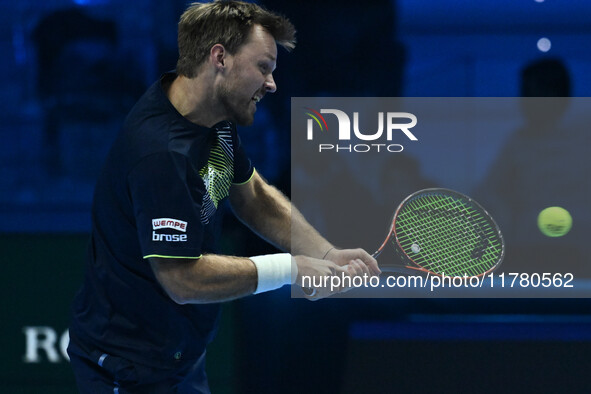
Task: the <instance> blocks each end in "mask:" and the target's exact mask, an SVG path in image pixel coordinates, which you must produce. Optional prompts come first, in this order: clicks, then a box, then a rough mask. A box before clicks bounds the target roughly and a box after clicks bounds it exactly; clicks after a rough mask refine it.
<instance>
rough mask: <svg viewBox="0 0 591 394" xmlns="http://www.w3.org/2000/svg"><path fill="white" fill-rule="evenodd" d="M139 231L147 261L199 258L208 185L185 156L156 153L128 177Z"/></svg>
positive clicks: (141, 163)
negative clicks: (151, 258)
mask: <svg viewBox="0 0 591 394" xmlns="http://www.w3.org/2000/svg"><path fill="white" fill-rule="evenodd" d="M127 181H128V188H129V192H130V194H131V199H132V203H133V210H134V215H135V220H136V225H137V232H138V237H139V242H140V247H141V251H142V256H143V257H144V258H149V257H166V258H199V257H201V254H202V244H203V234H204V227H203V224H202V223H201V220H200V212H201V205H202V201H203V194H204V192H205V186H204V185H203V181H202V179H201V178H200V177H199V175H198V174H196V173H195V171H193V170H192V167H191V165H190V164H189V163H188V161H187V159H186V157H185V156H183V155H180V154H178V153H174V152H163V153H158V154H153V155H151V156H148V157H146V158H144V159H143V160H142V161H141V162H140V163H138V164H137V165H136V166H135V167H134V169H133V170H132V171H131V172H130V173H129V175H128V179H127Z"/></svg>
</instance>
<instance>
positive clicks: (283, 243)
mask: <svg viewBox="0 0 591 394" xmlns="http://www.w3.org/2000/svg"><path fill="white" fill-rule="evenodd" d="M235 192H236V193H235V194H234V196H231V197H232V198H231V203H232V207H233V208H234V212H235V213H236V215H237V216H238V217H239V218H240V219H241V220H242V221H243V222H244V223H245V224H246V225H247V226H249V227H250V228H251V229H252V230H253V231H254V232H256V233H257V234H259V235H260V236H261V237H262V238H264V239H266V240H267V241H268V242H270V243H271V244H273V245H275V246H276V247H278V248H279V249H281V250H285V251H289V252H291V253H292V254H302V255H306V256H310V257H315V258H323V257H324V256H325V255H326V252H327V251H328V250H329V249H330V248H332V245H331V244H330V243H329V242H328V241H327V240H326V239H324V238H323V237H322V236H321V235H320V234H319V233H318V231H316V230H315V229H314V227H312V226H311V225H310V223H308V221H307V220H306V219H305V218H304V216H303V215H302V214H301V212H300V211H299V210H298V209H297V208H296V207H294V206H293V205H292V204H291V202H290V201H289V199H288V198H287V197H286V196H285V195H284V194H283V193H281V192H280V191H279V190H277V189H276V188H275V187H273V186H271V185H269V184H267V183H266V182H265V181H264V180H262V178H260V176H258V174H257V176H256V177H255V178H253V180H252V184H250V185H242V186H241V187H240V189H239V190H236V191H235Z"/></svg>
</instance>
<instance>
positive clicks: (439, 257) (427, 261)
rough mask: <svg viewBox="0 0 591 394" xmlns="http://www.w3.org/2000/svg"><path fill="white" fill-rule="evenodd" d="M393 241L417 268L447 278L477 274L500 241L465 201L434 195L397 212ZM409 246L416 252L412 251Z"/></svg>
mask: <svg viewBox="0 0 591 394" xmlns="http://www.w3.org/2000/svg"><path fill="white" fill-rule="evenodd" d="M396 238H397V239H398V242H399V244H400V246H401V248H402V250H403V251H404V252H405V253H406V254H407V255H408V256H409V257H410V258H411V260H412V261H413V262H414V263H415V264H417V265H418V266H419V267H422V268H424V269H427V270H429V271H432V272H435V273H439V274H445V275H448V276H463V275H468V276H476V275H480V274H482V273H484V272H487V271H488V270H490V269H491V268H492V267H494V266H495V264H496V262H497V260H498V258H499V255H500V254H501V253H502V242H501V240H500V239H499V237H498V235H497V232H496V229H495V227H493V226H492V225H491V224H490V223H489V221H488V220H487V217H486V216H485V215H484V214H482V213H481V212H479V211H478V210H477V209H475V208H474V207H472V205H471V204H470V203H469V202H466V201H463V200H460V199H457V198H454V197H452V196H447V195H441V194H435V193H433V194H426V195H421V196H418V197H417V198H416V199H414V200H411V201H409V202H408V203H407V205H406V207H405V208H404V209H402V210H401V211H400V212H399V214H398V218H397V224H396ZM413 246H414V247H415V248H417V247H418V249H419V251H416V249H415V251H414V252H413ZM478 248H481V249H482V250H479V249H478ZM475 252H477V254H480V255H479V256H478V257H477V258H474V256H473V254H474V253H475Z"/></svg>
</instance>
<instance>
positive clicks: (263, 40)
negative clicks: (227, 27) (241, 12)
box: [219, 25, 277, 126]
mask: <svg viewBox="0 0 591 394" xmlns="http://www.w3.org/2000/svg"><path fill="white" fill-rule="evenodd" d="M276 60H277V44H276V43H275V39H274V38H273V36H272V35H271V34H269V33H268V32H267V31H266V30H265V29H264V28H263V27H262V26H260V25H255V26H254V27H253V29H252V30H251V32H250V36H249V38H248V40H247V41H246V43H245V44H244V45H243V46H242V47H241V48H240V49H239V50H238V52H237V53H236V54H235V55H233V56H232V55H230V56H228V60H227V61H228V63H227V65H228V70H227V77H226V78H225V80H224V81H223V83H222V84H221V85H220V90H219V99H220V103H221V105H223V107H224V110H225V112H226V114H227V116H228V118H229V119H231V120H233V121H235V122H236V123H237V124H239V125H241V126H248V125H251V124H252V122H253V121H254V113H255V111H256V103H257V102H258V101H259V100H261V99H262V98H263V96H264V95H265V94H266V93H273V92H274V91H275V90H277V86H276V85H275V81H274V80H273V74H272V73H273V71H274V70H275V66H276Z"/></svg>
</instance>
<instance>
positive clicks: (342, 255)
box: [324, 248, 382, 276]
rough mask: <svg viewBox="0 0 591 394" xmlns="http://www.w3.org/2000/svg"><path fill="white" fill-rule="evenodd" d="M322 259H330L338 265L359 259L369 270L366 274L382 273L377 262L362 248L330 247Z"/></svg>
mask: <svg viewBox="0 0 591 394" xmlns="http://www.w3.org/2000/svg"><path fill="white" fill-rule="evenodd" d="M324 259H326V260H330V261H332V262H333V263H335V264H337V265H339V266H341V267H342V266H346V265H348V264H350V263H351V262H352V261H356V260H357V261H360V262H361V263H363V264H364V265H365V266H366V267H367V269H368V270H369V272H368V275H371V276H374V275H375V276H377V275H380V274H381V273H382V271H381V270H380V267H378V262H377V261H376V259H374V258H373V257H372V256H371V255H370V254H369V253H367V252H366V251H365V250H363V249H337V248H332V249H330V250H329V251H328V253H327V254H326V256H324Z"/></svg>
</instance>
